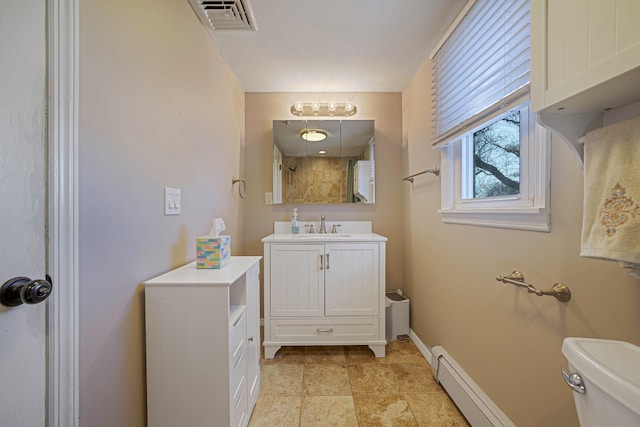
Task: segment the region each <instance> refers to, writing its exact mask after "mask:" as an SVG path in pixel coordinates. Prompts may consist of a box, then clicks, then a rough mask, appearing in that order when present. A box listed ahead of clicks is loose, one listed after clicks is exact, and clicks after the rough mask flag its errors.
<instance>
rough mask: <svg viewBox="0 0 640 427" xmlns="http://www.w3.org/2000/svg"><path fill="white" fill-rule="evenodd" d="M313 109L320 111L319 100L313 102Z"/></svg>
mask: <svg viewBox="0 0 640 427" xmlns="http://www.w3.org/2000/svg"><path fill="white" fill-rule="evenodd" d="M311 109H312V110H313V111H316V112H317V111H320V103H318V102H313V103H312V104H311Z"/></svg>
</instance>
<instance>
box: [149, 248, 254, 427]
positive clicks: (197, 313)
mask: <svg viewBox="0 0 640 427" xmlns="http://www.w3.org/2000/svg"><path fill="white" fill-rule="evenodd" d="M260 258H261V257H259V256H252V257H251V256H249V257H231V262H230V265H229V266H228V267H225V268H222V269H218V270H215V269H197V268H196V265H195V263H191V264H187V265H185V266H183V267H180V268H177V269H175V270H172V271H170V272H168V273H166V274H163V275H161V276H158V277H156V278H154V279H151V280H149V281H147V282H145V283H144V287H145V306H146V313H145V317H146V340H147V424H148V425H149V426H150V427H159V426H176V425H184V426H204V425H228V426H233V427H244V426H246V425H248V423H249V418H250V416H251V412H252V410H253V407H254V406H255V403H256V400H257V398H258V392H259V390H260V304H259V302H260V300H259V293H260V282H259V280H260V278H259V274H260Z"/></svg>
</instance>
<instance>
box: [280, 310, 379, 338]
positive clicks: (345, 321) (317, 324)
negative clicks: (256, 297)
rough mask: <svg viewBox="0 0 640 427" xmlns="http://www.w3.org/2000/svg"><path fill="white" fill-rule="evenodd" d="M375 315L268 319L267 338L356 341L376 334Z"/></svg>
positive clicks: (376, 319)
mask: <svg viewBox="0 0 640 427" xmlns="http://www.w3.org/2000/svg"><path fill="white" fill-rule="evenodd" d="M378 321H379V320H378V318H377V317H342V318H341V317H332V318H307V319H275V320H271V340H272V341H275V342H278V343H281V344H282V345H287V343H297V342H311V343H312V342H324V341H335V342H344V343H349V342H360V341H374V340H377V339H379V337H378Z"/></svg>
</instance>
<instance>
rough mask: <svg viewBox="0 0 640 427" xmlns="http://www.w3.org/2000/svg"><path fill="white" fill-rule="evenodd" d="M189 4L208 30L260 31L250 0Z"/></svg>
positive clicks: (194, 0) (205, 0)
mask: <svg viewBox="0 0 640 427" xmlns="http://www.w3.org/2000/svg"><path fill="white" fill-rule="evenodd" d="M189 3H191V7H193V9H194V10H195V11H196V14H197V15H198V17H199V18H200V20H201V21H202V23H203V24H204V26H205V27H207V29H210V30H215V31H222V30H247V31H257V30H258V26H257V25H256V21H255V18H254V17H253V10H252V9H251V3H249V0H189Z"/></svg>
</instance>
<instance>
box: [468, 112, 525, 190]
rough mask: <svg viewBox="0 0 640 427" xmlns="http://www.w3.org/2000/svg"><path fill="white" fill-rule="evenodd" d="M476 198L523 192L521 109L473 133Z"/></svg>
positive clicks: (474, 188)
mask: <svg viewBox="0 0 640 427" xmlns="http://www.w3.org/2000/svg"><path fill="white" fill-rule="evenodd" d="M473 175H474V179H473V198H486V197H498V196H510V195H514V194H519V193H520V112H519V111H514V112H512V113H510V114H509V115H507V116H506V117H504V118H502V119H500V120H497V121H495V122H493V123H492V124H490V125H489V126H487V127H484V128H482V129H480V130H478V131H476V132H474V133H473Z"/></svg>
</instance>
